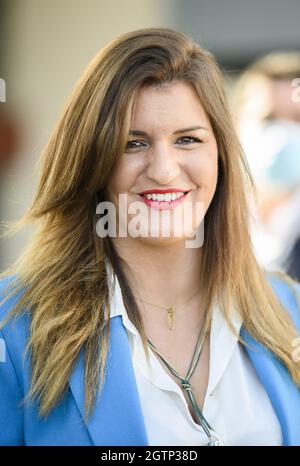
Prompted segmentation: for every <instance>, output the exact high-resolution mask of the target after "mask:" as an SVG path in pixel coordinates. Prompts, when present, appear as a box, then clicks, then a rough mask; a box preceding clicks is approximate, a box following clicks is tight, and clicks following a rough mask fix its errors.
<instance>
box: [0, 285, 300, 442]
mask: <svg viewBox="0 0 300 466" xmlns="http://www.w3.org/2000/svg"><path fill="white" fill-rule="evenodd" d="M9 279H10V278H6V279H2V280H1V281H0V296H1V295H2V292H3V289H4V288H5V286H6V285H7V280H9ZM270 283H271V286H272V287H273V288H274V290H275V292H276V293H277V295H278V297H279V298H280V300H281V301H282V303H283V304H284V306H285V307H286V309H287V310H288V311H289V312H290V314H291V316H292V318H293V320H294V322H295V324H296V326H297V328H298V331H299V333H300V312H299V307H298V306H297V303H296V300H295V298H294V295H293V294H292V293H291V291H290V288H289V287H288V285H286V284H285V283H284V282H283V281H282V280H280V279H279V278H277V277H272V278H271V282H270ZM297 291H298V292H299V293H300V284H298V285H297ZM17 299H18V296H15V297H13V298H12V299H11V300H10V301H8V302H6V303H5V304H4V305H3V306H2V307H1V308H0V320H1V319H3V317H4V316H5V315H6V314H7V313H8V311H9V309H11V305H12V303H13V301H14V300H17ZM28 334H29V317H28V315H26V314H24V315H22V316H21V317H20V318H18V319H17V320H16V322H15V323H14V322H13V320H10V321H9V322H8V323H7V324H6V325H5V327H4V328H3V329H2V331H1V333H0V338H3V340H2V341H1V340H0V343H2V350H3V347H4V344H5V361H2V362H0V445H107V446H117V445H120V446H124V445H125V446H130V445H136V446H138V445H145V446H147V445H149V443H148V438H147V432H146V428H145V423H144V419H143V414H142V409H141V403H140V399H139V394H138V390H137V385H136V380H135V376H134V369H133V366H132V361H131V354H130V347H129V342H128V336H127V333H126V329H125V327H124V326H123V324H122V318H121V316H115V317H113V318H112V319H111V339H110V348H109V353H108V366H107V376H106V377H107V378H106V379H105V383H104V389H103V392H102V395H101V396H99V395H98V398H97V400H96V405H95V409H94V411H93V414H92V416H91V418H90V420H89V421H88V422H87V424H85V422H84V420H83V416H84V364H83V363H84V360H83V356H84V355H83V350H81V352H80V355H79V358H78V359H77V362H76V365H75V367H74V370H73V371H72V374H71V376H70V379H69V383H68V387H67V391H66V393H65V395H64V396H63V398H62V400H61V401H60V403H59V404H58V405H57V406H56V407H55V408H54V409H53V411H52V412H51V413H50V414H49V416H48V417H47V419H41V418H40V417H39V416H38V412H37V406H36V404H35V403H31V404H30V405H25V406H21V407H19V403H20V401H21V399H22V397H23V396H24V395H25V394H26V393H27V391H28V389H29V386H30V368H29V359H28V356H26V357H25V358H24V363H23V351H24V348H25V345H26V342H27V339H28ZM241 335H242V337H243V338H245V340H246V341H247V342H248V343H249V344H250V345H251V349H249V348H246V351H247V354H248V355H249V357H250V360H251V362H252V364H253V366H254V368H255V370H256V372H257V374H258V376H259V378H260V380H261V382H262V383H263V385H264V387H265V389H266V392H267V394H268V395H269V398H270V400H271V402H272V405H273V408H274V410H275V412H276V414H277V416H278V419H279V422H280V425H281V428H282V434H283V444H284V445H298V446H299V445H300V390H299V388H298V387H297V386H296V385H295V384H294V383H293V381H292V379H291V377H290V375H289V373H288V371H287V369H286V368H285V367H284V366H283V364H282V363H281V362H280V361H279V360H278V359H277V358H276V357H275V356H274V355H273V353H272V352H270V351H269V350H267V349H266V348H265V347H264V346H262V345H261V344H260V343H258V342H257V341H255V340H254V339H253V338H252V337H251V336H250V335H249V334H248V333H247V332H246V331H245V329H244V328H243V327H242V329H241ZM2 353H3V351H2ZM2 359H3V354H2ZM0 361H1V352H0Z"/></svg>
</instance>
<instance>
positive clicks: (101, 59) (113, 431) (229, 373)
mask: <svg viewBox="0 0 300 466" xmlns="http://www.w3.org/2000/svg"><path fill="white" fill-rule="evenodd" d="M247 181H251V178H250V176H249V174H248V171H247V167H246V165H245V163H244V160H243V156H242V154H241V150H240V146H239V143H238V141H237V138H236V135H235V132H234V130H233V126H232V122H231V119H230V115H229V112H228V108H227V103H226V99H225V96H224V91H223V84H222V77H221V73H220V70H219V68H218V66H217V64H216V63H215V61H214V58H213V56H212V55H211V54H210V53H209V52H207V51H205V50H203V49H202V48H201V47H200V46H199V45H197V44H195V43H194V42H193V41H192V40H191V39H190V38H188V37H187V36H185V35H184V34H182V33H180V32H176V31H174V30H172V29H168V28H149V29H141V30H136V31H133V32H129V33H127V34H124V35H122V36H121V37H119V38H117V39H115V40H114V41H112V42H111V43H110V44H108V45H107V46H106V47H104V48H103V49H102V50H100V52H99V54H98V55H97V56H96V57H95V59H94V60H93V61H92V63H91V64H90V65H89V67H88V68H87V70H86V71H85V73H84V74H83V76H82V77H81V79H80V81H79V83H78V85H77V86H76V88H75V89H74V92H73V95H72V97H71V99H70V100H69V101H68V103H67V105H66V108H65V110H64V112H63V114H62V116H61V119H60V121H59V123H58V125H57V127H56V128H55V130H54V132H53V135H52V137H51V139H50V142H49V144H48V146H47V148H46V150H45V153H44V155H43V159H42V167H41V175H40V181H39V186H38V189H37V192H36V195H35V198H34V201H33V204H32V206H31V207H30V209H29V211H28V212H27V213H26V215H25V217H24V218H23V219H22V220H21V221H19V222H18V223H17V224H16V225H15V227H14V228H13V227H12V228H11V229H10V231H11V232H13V231H16V230H17V228H19V227H21V226H23V225H24V224H25V223H27V222H32V221H35V220H37V221H38V225H39V228H38V229H37V231H36V233H35V236H34V237H33V238H32V240H31V242H30V244H29V246H28V249H27V250H26V251H25V252H24V254H23V255H22V257H21V258H20V259H19V260H18V261H17V262H16V263H15V264H14V265H13V267H11V268H10V269H8V270H6V271H5V273H3V274H2V283H1V285H2V294H3V298H5V300H3V303H2V306H1V319H3V321H2V338H3V342H4V343H5V349H6V353H5V356H6V358H5V362H4V363H3V364H1V365H0V390H1V392H0V396H1V400H2V403H1V408H0V427H1V428H0V439H1V444H6V445H8V444H9V445H16V444H17V445H24V444H25V445H223V444H225V445H247V444H248V445H258V444H268V445H282V444H283V445H296V444H300V423H299V408H300V393H299V385H300V368H299V361H298V351H297V350H298V348H297V347H296V346H295V344H297V342H298V340H297V338H296V337H297V335H298V333H299V328H300V318H299V307H298V304H297V297H298V294H299V284H297V283H296V282H293V281H292V280H290V279H289V277H282V278H280V277H276V276H275V275H272V274H271V273H270V272H268V273H267V272H266V271H263V270H261V269H260V267H259V266H258V264H257V262H256V260H255V257H254V254H253V251H252V247H251V241H250V239H249V233H248V216H247V202H246V201H247V199H246V189H247V186H248V185H247ZM124 199H125V201H126V205H127V208H125V207H126V206H125V207H124V205H125V204H124V203H123V201H124ZM112 206H113V207H114V209H115V211H114V209H111V207H112ZM188 206H190V207H189V208H188ZM136 207H138V208H139V210H140V212H139V213H140V215H139V217H138V219H136V216H134V215H133V214H134V213H135V212H136V210H134V209H135V208H136ZM105 209H107V210H105ZM106 212H108V215H107V214H105V213H106ZM178 212H180V213H181V214H184V215H182V216H181V218H182V221H181V225H182V224H183V226H184V231H182V229H181V232H179V234H178V225H179V226H180V220H179V221H178V218H179V219H180V217H179V216H178V215H177V214H178ZM199 212H200V214H199ZM99 214H101V215H102V216H100V215H99ZM114 214H116V215H114ZM106 215H107V216H106ZM155 215H156V220H158V221H159V223H158V224H157V223H155ZM151 216H153V217H151ZM103 219H104V220H105V223H106V226H108V228H106V231H107V232H108V234H106V235H105V231H104V230H105V229H104V228H103V224H102V223H101V222H102V221H103ZM204 219H205V228H204V233H205V237H204V242H203V241H202V240H203V229H202V226H203V224H204ZM114 221H115V223H114ZM157 225H158V228H157ZM115 227H117V228H115ZM139 228H140V229H141V230H142V233H143V234H138V230H139ZM168 228H169V230H168ZM120 229H121V230H122V232H123V233H122V234H121V233H120ZM165 229H167V230H168V234H165ZM124 230H125V233H124ZM115 231H117V232H118V234H115ZM198 232H200V240H199V237H197V234H198ZM175 233H176V234H175ZM194 234H196V241H193V240H191V239H188V238H191V237H193V235H194ZM8 291H11V292H10V295H9V294H8ZM13 316H15V317H18V318H17V319H14V320H13V319H12V317H13ZM295 342H296V343H295ZM25 349H27V350H28V351H26V352H25ZM23 357H24V360H23ZM3 359H4V358H3Z"/></svg>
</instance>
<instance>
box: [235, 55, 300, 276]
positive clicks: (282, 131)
mask: <svg viewBox="0 0 300 466" xmlns="http://www.w3.org/2000/svg"><path fill="white" fill-rule="evenodd" d="M299 77H300V53H297V52H273V53H270V54H268V55H266V56H264V57H262V58H260V59H258V60H257V61H255V62H254V63H253V64H252V65H250V66H249V67H248V68H247V69H246V70H245V71H244V73H243V74H242V75H241V77H240V78H239V80H238V81H237V83H236V87H235V91H234V94H233V102H234V112H235V118H236V123H237V128H238V133H239V136H240V140H241V143H242V146H243V149H244V151H245V155H246V157H247V160H248V164H249V167H250V170H251V173H252V175H253V177H254V180H255V182H256V187H257V199H256V200H254V199H251V203H252V210H253V220H254V222H253V225H252V238H253V243H254V247H255V250H256V253H257V257H258V259H259V260H260V262H261V263H263V264H264V265H265V266H267V267H272V268H275V269H276V268H277V269H279V270H284V271H285V272H287V273H288V274H290V275H292V276H293V277H294V278H296V279H298V280H299V279H300V255H299V249H300V248H299V245H300V240H299V238H300V209H299V206H300V93H299V92H298V90H300V89H298V90H297V89H296V86H297V84H299V81H300V80H299ZM298 96H299V97H298Z"/></svg>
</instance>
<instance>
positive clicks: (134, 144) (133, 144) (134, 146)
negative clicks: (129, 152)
mask: <svg viewBox="0 0 300 466" xmlns="http://www.w3.org/2000/svg"><path fill="white" fill-rule="evenodd" d="M138 144H142V145H143V144H144V143H143V142H142V141H138V140H136V139H134V140H132V141H128V142H127V146H126V149H139V148H140V147H143V146H140V145H138Z"/></svg>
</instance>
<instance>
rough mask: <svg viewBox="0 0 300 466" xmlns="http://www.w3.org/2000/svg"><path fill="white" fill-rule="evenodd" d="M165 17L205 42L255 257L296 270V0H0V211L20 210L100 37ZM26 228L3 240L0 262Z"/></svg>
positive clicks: (299, 61)
mask: <svg viewBox="0 0 300 466" xmlns="http://www.w3.org/2000/svg"><path fill="white" fill-rule="evenodd" d="M159 26H164V27H171V28H174V29H178V30H180V31H182V32H185V33H187V34H188V35H190V36H191V37H192V38H193V39H194V40H195V41H197V42H199V43H200V44H201V45H202V46H204V47H205V48H207V49H209V50H210V51H211V52H212V53H213V54H214V55H215V56H216V58H217V60H218V62H219V63H220V65H221V67H222V70H223V72H224V76H225V80H226V90H227V92H228V97H229V101H230V105H231V108H232V114H233V118H234V122H235V125H236V129H237V131H238V134H239V136H240V140H241V143H242V147H243V149H244V153H245V155H246V158H247V161H248V164H249V169H250V171H251V173H252V175H253V179H254V181H255V183H256V186H257V190H258V196H257V198H256V199H252V197H251V196H250V197H249V203H250V206H251V212H252V227H251V228H252V237H253V244H254V247H255V251H256V254H257V257H258V260H259V261H260V263H261V264H262V265H263V266H265V267H268V268H273V269H276V268H277V269H281V270H285V271H287V272H288V273H289V274H290V275H292V276H294V277H295V278H298V280H300V240H299V238H300V209H299V205H300V58H299V56H300V55H299V54H300V2H299V0H286V1H285V2H282V1H280V0H260V1H258V0H252V1H251V2H249V1H246V0H225V1H222V0H127V1H126V2H125V1H124V0H110V1H105V0H85V1H83V0H59V1H58V0H0V220H14V219H17V218H18V217H19V216H20V215H21V214H22V213H23V212H24V211H25V209H26V207H27V206H28V205H29V203H30V200H31V198H32V196H33V193H34V191H35V188H36V184H37V175H38V166H37V161H38V158H39V157H40V155H41V152H42V150H43V148H44V146H45V144H46V142H47V140H48V138H49V136H50V132H51V130H52V128H53V126H54V124H55V122H56V120H57V118H58V117H59V114H60V111H61V109H62V107H63V104H64V102H65V100H66V99H67V97H68V95H69V94H70V92H71V90H72V87H73V85H74V83H75V82H76V81H77V79H78V78H79V77H80V75H81V73H82V71H83V69H84V68H85V66H86V65H87V64H88V62H89V61H90V60H91V58H92V57H93V56H94V55H95V53H96V52H97V51H98V49H99V48H101V47H102V46H104V45H105V44H106V43H107V42H109V41H110V40H112V39H113V38H115V37H116V36H118V35H120V34H122V33H124V32H127V31H130V30H134V29H139V28H143V27H159ZM30 234H31V231H30V229H28V230H27V231H23V232H20V233H18V234H17V235H16V236H15V237H13V238H10V239H7V240H5V241H3V240H2V241H1V242H0V270H2V269H3V268H5V267H6V266H7V265H9V264H10V263H12V262H13V261H14V260H15V259H16V258H17V257H18V255H19V254H20V252H21V250H22V249H23V248H24V246H25V245H26V243H27V241H28V239H29V238H30Z"/></svg>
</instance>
